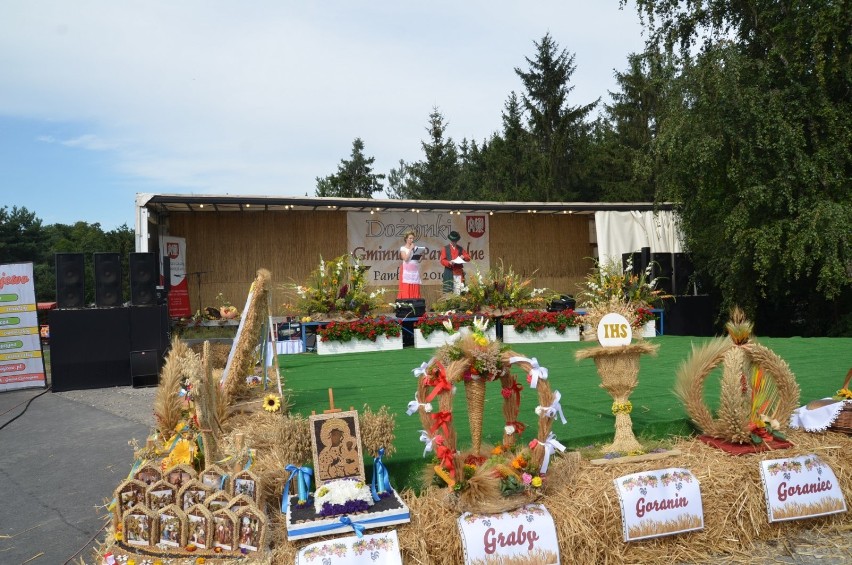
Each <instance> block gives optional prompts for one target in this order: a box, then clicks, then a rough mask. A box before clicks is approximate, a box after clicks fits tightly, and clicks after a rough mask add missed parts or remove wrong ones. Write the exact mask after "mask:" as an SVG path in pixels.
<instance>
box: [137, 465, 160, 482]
mask: <svg viewBox="0 0 852 565" xmlns="http://www.w3.org/2000/svg"><path fill="white" fill-rule="evenodd" d="M133 478H134V479H136V480H137V481H142V482H143V483H145V484H146V485H148V486H151V485H153V484H154V483H156V482H157V481H160V480H162V478H163V474H162V473H161V472H160V468H159V467H158V466H157V465H154V464H153V463H147V464H145V465H142V466H141V467H139V470H138V471H136V473H134V475H133Z"/></svg>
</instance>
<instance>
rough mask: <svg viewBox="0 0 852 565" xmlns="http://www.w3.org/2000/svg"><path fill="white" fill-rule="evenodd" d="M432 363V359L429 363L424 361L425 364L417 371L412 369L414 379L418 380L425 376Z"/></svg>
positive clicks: (421, 364)
mask: <svg viewBox="0 0 852 565" xmlns="http://www.w3.org/2000/svg"><path fill="white" fill-rule="evenodd" d="M432 361H433V360H432V359H429V360H428V361H424V362H423V363H420V366H419V367H417V368H416V369H411V372H412V373H414V378H418V377H420V375H425V374H426V369H428V368H429V364H430V363H432Z"/></svg>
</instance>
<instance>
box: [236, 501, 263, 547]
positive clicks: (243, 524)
mask: <svg viewBox="0 0 852 565" xmlns="http://www.w3.org/2000/svg"><path fill="white" fill-rule="evenodd" d="M237 524H238V526H239V531H238V532H237V547H238V548H239V549H240V550H245V551H261V550H262V549H263V548H264V547H265V546H266V529H267V527H266V526H267V519H266V514H264V513H263V512H261V511H260V510H258V508H257V507H256V506H246V507H245V508H243V509H242V510H240V511H239V512H237Z"/></svg>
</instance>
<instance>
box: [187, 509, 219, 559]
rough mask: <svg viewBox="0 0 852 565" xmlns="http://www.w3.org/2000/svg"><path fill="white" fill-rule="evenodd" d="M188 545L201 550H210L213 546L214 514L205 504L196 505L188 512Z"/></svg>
mask: <svg viewBox="0 0 852 565" xmlns="http://www.w3.org/2000/svg"><path fill="white" fill-rule="evenodd" d="M186 532H187V533H186V543H187V545H188V544H192V545H194V546H195V547H197V548H199V549H210V548H211V547H212V546H211V545H210V544H211V543H212V542H211V537H210V536H211V535H212V533H213V513H212V512H210V511H209V510H208V509H207V508H206V507H205V506H204V505H203V504H196V505H195V506H193V507H192V508H190V509H189V510H187V511H186Z"/></svg>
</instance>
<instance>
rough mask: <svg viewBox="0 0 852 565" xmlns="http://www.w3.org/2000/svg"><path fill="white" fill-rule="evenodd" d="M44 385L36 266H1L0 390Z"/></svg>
mask: <svg viewBox="0 0 852 565" xmlns="http://www.w3.org/2000/svg"><path fill="white" fill-rule="evenodd" d="M45 384H46V377H45V372H44V360H43V359H42V355H41V340H40V338H39V327H38V316H37V314H36V298H35V284H34V282H33V264H32V263H12V264H7V265H0V391H4V390H13V389H18V388H32V387H43V386H45Z"/></svg>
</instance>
